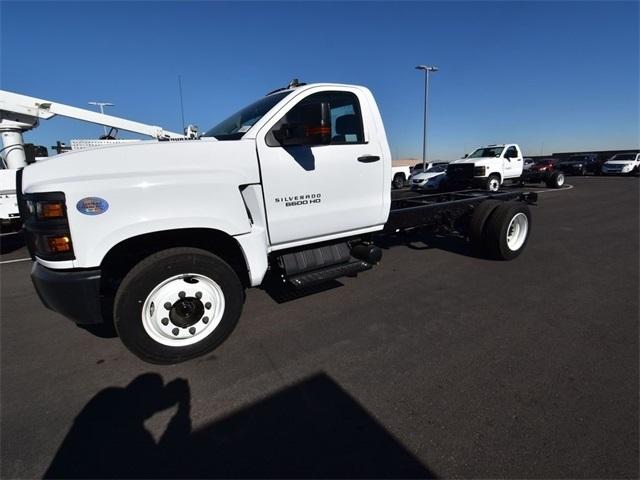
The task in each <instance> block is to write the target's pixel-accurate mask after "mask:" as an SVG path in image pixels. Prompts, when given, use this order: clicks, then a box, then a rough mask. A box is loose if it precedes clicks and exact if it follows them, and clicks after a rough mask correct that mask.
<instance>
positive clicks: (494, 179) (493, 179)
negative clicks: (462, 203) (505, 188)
mask: <svg viewBox="0 0 640 480" xmlns="http://www.w3.org/2000/svg"><path fill="white" fill-rule="evenodd" d="M485 190H488V191H489V192H497V191H498V190H500V177H499V176H498V175H496V174H493V175H489V178H487V183H486V185H485Z"/></svg>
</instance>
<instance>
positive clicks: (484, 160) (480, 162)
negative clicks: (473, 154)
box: [451, 157, 499, 166]
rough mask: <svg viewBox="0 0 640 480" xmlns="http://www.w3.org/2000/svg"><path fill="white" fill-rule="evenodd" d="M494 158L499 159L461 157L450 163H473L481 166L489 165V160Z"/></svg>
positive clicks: (491, 158)
mask: <svg viewBox="0 0 640 480" xmlns="http://www.w3.org/2000/svg"><path fill="white" fill-rule="evenodd" d="M495 160H499V157H478V158H461V159H459V160H454V161H453V162H451V163H452V164H454V163H473V164H474V165H476V166H482V165H489V163H490V162H492V161H495Z"/></svg>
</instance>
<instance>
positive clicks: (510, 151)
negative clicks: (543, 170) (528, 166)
mask: <svg viewBox="0 0 640 480" xmlns="http://www.w3.org/2000/svg"><path fill="white" fill-rule="evenodd" d="M503 168H504V178H514V177H519V176H520V175H522V170H523V168H524V161H523V158H522V155H521V154H520V152H519V151H518V148H517V147H516V146H515V145H511V146H510V147H508V148H507V151H506V152H505V153H504V161H503Z"/></svg>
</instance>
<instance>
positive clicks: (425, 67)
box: [416, 65, 438, 172]
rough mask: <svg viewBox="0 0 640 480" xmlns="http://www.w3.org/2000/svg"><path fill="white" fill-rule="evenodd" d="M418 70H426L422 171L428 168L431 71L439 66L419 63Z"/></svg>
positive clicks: (434, 70)
mask: <svg viewBox="0 0 640 480" xmlns="http://www.w3.org/2000/svg"><path fill="white" fill-rule="evenodd" d="M416 70H424V132H423V135H422V171H423V172H424V171H425V170H426V169H427V112H428V111H429V73H430V72H437V71H438V67H434V66H428V65H418V66H416Z"/></svg>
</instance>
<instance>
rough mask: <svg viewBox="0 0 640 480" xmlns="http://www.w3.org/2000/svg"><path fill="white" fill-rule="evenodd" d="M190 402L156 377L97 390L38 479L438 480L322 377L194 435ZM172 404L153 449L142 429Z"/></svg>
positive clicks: (181, 387) (183, 390)
mask: <svg viewBox="0 0 640 480" xmlns="http://www.w3.org/2000/svg"><path fill="white" fill-rule="evenodd" d="M190 402H191V395H190V390H189V385H188V383H187V381H186V380H183V379H177V380H174V381H172V382H170V383H168V384H167V385H164V383H163V380H162V377H161V376H160V375H158V374H155V373H150V374H144V375H140V376H139V377H137V378H136V379H134V380H133V381H132V382H131V383H130V384H129V385H128V386H127V387H125V388H115V387H110V388H106V389H104V390H102V391H101V392H99V393H98V394H97V395H96V396H95V397H94V398H93V399H91V400H90V401H89V403H88V404H87V405H86V406H85V408H84V409H83V410H82V411H81V412H80V414H79V415H78V416H77V418H76V419H75V421H74V423H73V426H72V427H71V429H70V431H69V433H68V434H67V436H66V438H65V439H64V441H63V443H62V445H61V446H60V449H59V450H58V452H57V454H56V456H55V458H54V459H53V461H52V462H51V465H50V466H49V468H48V470H47V472H46V473H45V478H80V477H83V478H96V477H98V478H115V477H119V478H123V477H126V478H150V477H155V478H157V477H164V478H168V477H169V478H174V477H181V478H202V477H207V478H220V477H227V478H238V477H239V478H248V477H263V478H275V477H279V478H293V477H297V478H309V477H316V478H317V477H324V478H383V477H384V478H426V477H430V478H433V477H434V476H435V475H434V474H433V472H431V471H429V469H428V468H426V467H425V466H424V465H422V464H421V463H420V461H419V460H418V459H416V458H415V457H414V456H413V455H412V454H411V453H410V452H409V451H407V450H406V449H405V448H404V447H403V446H402V445H401V444H400V443H399V442H398V441H397V440H396V439H395V438H393V436H392V435H391V434H389V433H388V432H387V431H386V430H385V428H384V427H383V426H382V425H380V424H379V423H378V422H377V421H376V420H375V419H374V418H373V417H372V416H371V415H370V414H369V413H367V411H366V410H364V408H362V406H360V404H359V403H358V402H357V401H356V400H355V399H353V398H352V397H351V396H350V395H349V394H348V393H346V392H345V391H344V390H343V389H342V388H341V387H340V386H339V385H338V384H337V383H335V382H334V381H333V380H332V379H331V378H330V377H328V376H327V375H326V374H318V375H315V376H312V377H310V378H308V379H305V380H303V381H301V382H299V383H297V384H295V385H293V386H291V387H288V388H285V389H283V390H281V391H279V392H276V393H275V394H273V395H270V396H269V397H267V398H265V399H264V400H261V401H259V402H257V403H254V404H252V405H249V406H247V407H245V408H242V409H241V410H238V411H237V412H235V413H232V414H230V415H228V416H227V417H224V418H222V419H221V420H218V421H216V422H214V423H211V424H209V425H207V426H205V427H203V428H201V429H199V430H196V431H193V432H192V429H191V420H190ZM174 405H177V411H176V413H175V415H174V416H173V418H171V420H170V421H169V423H168V426H167V428H166V431H165V432H164V434H163V435H162V437H161V439H160V440H159V441H158V442H157V443H156V442H155V441H154V439H153V436H152V435H151V433H150V432H149V431H147V430H146V428H145V426H144V421H145V420H146V419H147V418H149V417H151V416H152V415H153V414H154V413H156V412H159V411H161V410H164V409H167V408H169V407H171V406H174ZM211 406H212V408H213V407H215V405H211Z"/></svg>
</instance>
